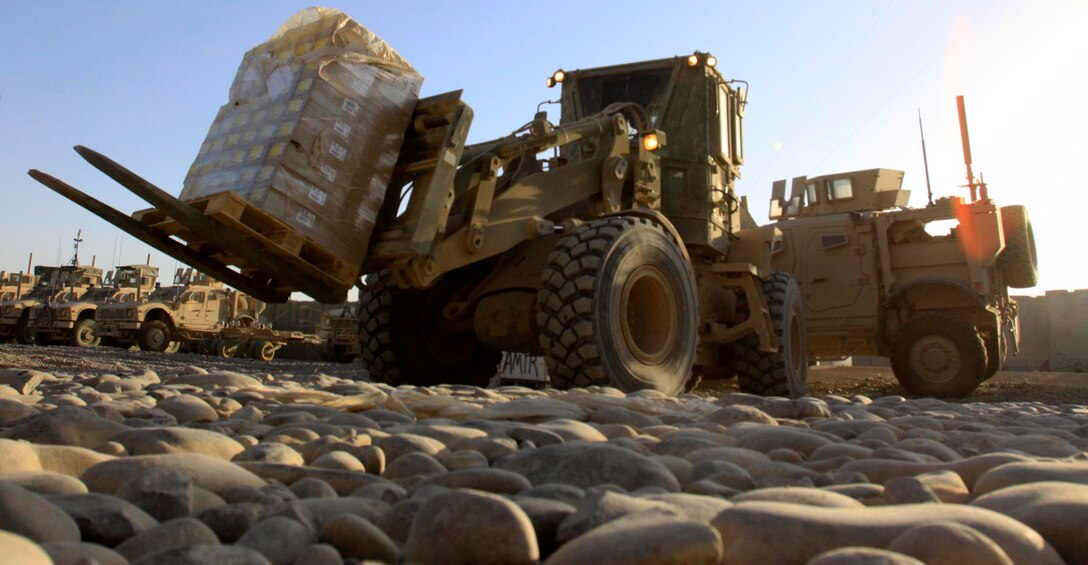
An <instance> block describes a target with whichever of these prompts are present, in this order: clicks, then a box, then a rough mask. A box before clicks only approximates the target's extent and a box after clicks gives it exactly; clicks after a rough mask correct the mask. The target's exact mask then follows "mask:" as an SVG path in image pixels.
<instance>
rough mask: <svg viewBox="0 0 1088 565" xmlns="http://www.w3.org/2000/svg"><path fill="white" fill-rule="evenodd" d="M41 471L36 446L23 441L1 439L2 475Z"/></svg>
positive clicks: (0, 466)
mask: <svg viewBox="0 0 1088 565" xmlns="http://www.w3.org/2000/svg"><path fill="white" fill-rule="evenodd" d="M41 470H42V464H41V462H40V461H39V460H38V454H37V453H36V452H35V451H34V446H32V445H31V444H29V443H26V442H23V441H14V440H10V439H0V473H18V472H23V471H41Z"/></svg>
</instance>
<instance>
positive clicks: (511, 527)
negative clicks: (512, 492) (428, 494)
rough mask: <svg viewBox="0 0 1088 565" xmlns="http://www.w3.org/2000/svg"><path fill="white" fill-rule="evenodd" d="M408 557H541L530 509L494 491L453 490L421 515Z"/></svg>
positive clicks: (450, 560)
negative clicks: (522, 507) (494, 493)
mask: <svg viewBox="0 0 1088 565" xmlns="http://www.w3.org/2000/svg"><path fill="white" fill-rule="evenodd" d="M404 556H405V559H406V560H407V561H408V562H410V563H439V562H441V563H447V564H450V565H457V564H461V563H464V564H480V565H489V564H496V565H497V564H511V565H518V564H523V563H524V564H531V563H536V562H537V560H538V559H539V558H540V551H539V549H538V547H537V541H536V532H535V531H534V530H533V524H532V522H531V521H530V520H529V517H528V516H526V515H525V512H524V511H523V510H522V509H521V508H519V507H518V506H517V505H516V504H514V503H513V502H510V501H509V500H506V499H505V498H502V497H500V496H496V495H493V494H488V493H482V492H475V491H449V492H446V493H442V494H438V495H436V496H434V497H432V498H431V499H430V500H428V501H427V502H425V503H424V504H423V506H422V508H420V509H419V511H418V512H416V513H415V518H414V519H413V520H412V526H411V530H410V531H409V533H408V542H407V543H406V544H405V548H404Z"/></svg>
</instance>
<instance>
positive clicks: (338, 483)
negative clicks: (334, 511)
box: [209, 461, 385, 496]
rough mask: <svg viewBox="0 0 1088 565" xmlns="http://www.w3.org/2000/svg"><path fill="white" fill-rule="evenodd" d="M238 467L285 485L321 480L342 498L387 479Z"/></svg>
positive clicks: (267, 466) (259, 465) (309, 469)
mask: <svg viewBox="0 0 1088 565" xmlns="http://www.w3.org/2000/svg"><path fill="white" fill-rule="evenodd" d="M236 466H237V467H238V468H239V469H241V470H244V471H246V472H249V473H251V474H253V475H256V476H258V477H260V478H263V479H267V480H275V481H279V482H281V483H283V484H285V485H291V484H294V483H295V481H299V480H302V479H305V478H314V479H321V480H323V481H325V482H326V483H328V484H329V486H331V487H332V488H333V489H334V490H335V491H336V494H338V495H340V496H348V495H349V494H351V493H352V492H355V491H356V490H358V489H360V488H362V487H365V486H367V485H370V484H374V483H380V482H385V479H382V478H380V477H378V476H375V475H371V474H370V473H365V472H362V471H342V470H339V469H320V468H317V467H299V466H297V465H279V464H276V463H259V462H244V461H243V462H241V463H237V464H236ZM209 490H212V489H209ZM213 492H214V491H213Z"/></svg>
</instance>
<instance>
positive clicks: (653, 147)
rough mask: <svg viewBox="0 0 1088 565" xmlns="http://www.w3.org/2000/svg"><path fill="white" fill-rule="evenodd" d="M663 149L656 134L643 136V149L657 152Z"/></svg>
mask: <svg viewBox="0 0 1088 565" xmlns="http://www.w3.org/2000/svg"><path fill="white" fill-rule="evenodd" d="M658 147H661V144H660V142H659V141H658V139H657V134H656V133H648V134H646V135H644V136H642V148H643V149H645V150H647V151H657V148H658Z"/></svg>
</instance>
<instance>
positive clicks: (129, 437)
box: [113, 427, 245, 461]
mask: <svg viewBox="0 0 1088 565" xmlns="http://www.w3.org/2000/svg"><path fill="white" fill-rule="evenodd" d="M113 441H116V442H118V443H120V444H121V445H123V446H125V449H126V450H128V453H129V454H130V455H157V454H165V453H196V454H200V455H210V456H212V457H218V458H220V459H224V460H227V461H230V460H231V458H233V457H234V456H235V455H238V454H239V453H241V452H242V451H244V450H245V448H244V447H242V444H240V443H238V442H236V441H234V440H233V439H231V438H229V437H227V436H225V435H223V434H219V433H216V432H213V431H209V430H198V429H193V428H181V427H171V428H147V429H142V430H129V431H127V432H122V433H119V434H117V435H116V436H114V437H113Z"/></svg>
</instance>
